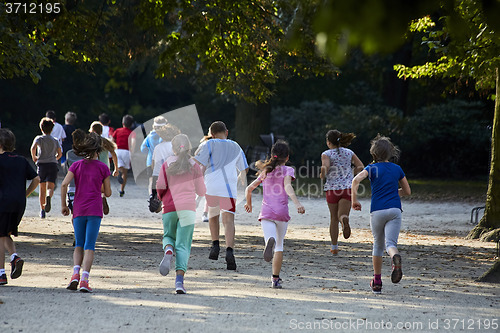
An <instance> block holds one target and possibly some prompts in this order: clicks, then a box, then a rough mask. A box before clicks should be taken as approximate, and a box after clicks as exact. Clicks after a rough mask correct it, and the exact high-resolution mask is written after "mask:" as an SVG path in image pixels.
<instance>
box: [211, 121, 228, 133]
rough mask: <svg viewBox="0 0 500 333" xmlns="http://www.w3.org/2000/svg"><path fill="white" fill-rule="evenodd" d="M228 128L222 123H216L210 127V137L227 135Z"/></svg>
mask: <svg viewBox="0 0 500 333" xmlns="http://www.w3.org/2000/svg"><path fill="white" fill-rule="evenodd" d="M226 131H227V127H226V124H224V123H223V122H222V121H215V122H213V123H212V125H210V129H209V133H210V135H212V136H213V135H214V134H217V133H226Z"/></svg>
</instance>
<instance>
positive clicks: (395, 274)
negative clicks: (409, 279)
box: [391, 254, 403, 283]
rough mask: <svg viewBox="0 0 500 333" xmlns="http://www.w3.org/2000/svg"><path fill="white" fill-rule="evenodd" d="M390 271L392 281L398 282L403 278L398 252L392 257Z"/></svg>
mask: <svg viewBox="0 0 500 333" xmlns="http://www.w3.org/2000/svg"><path fill="white" fill-rule="evenodd" d="M391 262H392V273H391V281H392V283H398V282H399V281H401V279H402V278H403V271H402V269H401V256H400V255H399V254H395V255H394V256H393V257H392V260H391Z"/></svg>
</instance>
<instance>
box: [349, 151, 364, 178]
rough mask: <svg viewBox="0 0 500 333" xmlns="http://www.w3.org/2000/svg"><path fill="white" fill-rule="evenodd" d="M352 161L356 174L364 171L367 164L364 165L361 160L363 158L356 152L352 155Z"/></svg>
mask: <svg viewBox="0 0 500 333" xmlns="http://www.w3.org/2000/svg"><path fill="white" fill-rule="evenodd" d="M351 163H352V165H354V175H357V174H358V173H360V172H361V171H363V169H364V168H365V166H364V165H363V162H361V160H360V159H359V157H358V156H357V155H356V154H354V155H352V160H351Z"/></svg>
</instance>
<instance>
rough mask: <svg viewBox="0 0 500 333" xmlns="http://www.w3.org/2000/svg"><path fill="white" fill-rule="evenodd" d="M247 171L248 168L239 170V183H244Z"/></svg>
mask: <svg viewBox="0 0 500 333" xmlns="http://www.w3.org/2000/svg"><path fill="white" fill-rule="evenodd" d="M247 173H248V168H246V169H245V170H241V171H240V174H239V175H238V178H239V179H240V182H241V185H246V179H247Z"/></svg>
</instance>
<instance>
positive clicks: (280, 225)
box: [260, 219, 288, 252]
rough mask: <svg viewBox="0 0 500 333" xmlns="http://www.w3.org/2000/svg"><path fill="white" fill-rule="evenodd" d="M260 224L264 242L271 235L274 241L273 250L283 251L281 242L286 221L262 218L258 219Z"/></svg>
mask: <svg viewBox="0 0 500 333" xmlns="http://www.w3.org/2000/svg"><path fill="white" fill-rule="evenodd" d="M260 225H261V226H262V231H263V232H264V240H265V241H266V243H267V241H268V240H269V238H271V237H273V238H274V240H275V241H276V243H275V245H274V252H279V251H281V252H283V242H284V240H285V235H286V229H287V228H288V222H284V221H273V220H265V219H262V220H260Z"/></svg>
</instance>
